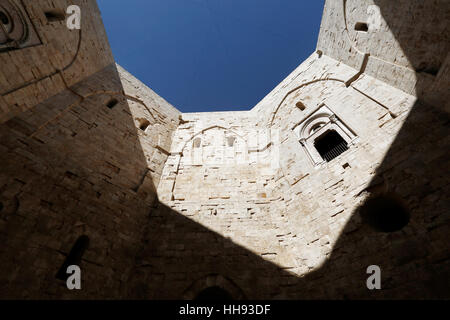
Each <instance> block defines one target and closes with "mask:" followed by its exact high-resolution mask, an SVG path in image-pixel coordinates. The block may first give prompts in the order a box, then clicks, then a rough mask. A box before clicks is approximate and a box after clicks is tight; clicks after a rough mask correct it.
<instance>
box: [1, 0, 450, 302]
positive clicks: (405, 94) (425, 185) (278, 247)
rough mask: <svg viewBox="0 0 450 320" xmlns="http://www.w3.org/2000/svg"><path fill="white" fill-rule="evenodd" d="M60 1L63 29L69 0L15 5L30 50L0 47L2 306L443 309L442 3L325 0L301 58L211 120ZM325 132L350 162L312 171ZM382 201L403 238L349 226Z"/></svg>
mask: <svg viewBox="0 0 450 320" xmlns="http://www.w3.org/2000/svg"><path fill="white" fill-rule="evenodd" d="M72 2H74V3H75V4H78V5H80V6H81V7H82V12H83V18H82V21H83V24H82V30H81V32H79V31H68V30H67V28H65V26H64V22H52V23H49V22H48V21H47V20H46V18H45V10H50V9H52V8H53V9H64V8H66V6H67V5H68V1H65V0H57V1H56V0H53V1H47V0H40V1H32V2H31V1H28V2H26V1H24V3H25V9H26V12H27V14H28V16H29V19H30V20H31V21H33V24H34V27H35V31H36V33H37V34H38V35H39V36H40V39H41V41H42V44H41V45H39V46H34V47H25V48H21V49H17V50H10V51H2V52H0V64H1V69H0V122H1V125H0V240H1V241H2V244H3V245H2V246H1V247H0V269H1V270H2V273H1V274H0V288H1V289H0V297H2V298H26V299H31V298H45V299H53V298H80V299H81V298H83V299H94V298H95V299H98V298H139V299H147V298H151V299H172V298H193V297H195V296H196V295H197V294H198V293H199V292H200V291H201V290H203V289H205V288H207V287H210V286H219V287H221V288H223V289H225V290H227V291H228V292H229V293H230V294H231V295H232V296H233V297H234V298H253V299H275V298H290V299H298V298H302V299H314V298H333V299H336V298H338V299H347V298H358V299H366V298H377V299H389V298H390V299H392V298H447V299H448V298H449V291H448V288H449V283H448V279H450V277H449V276H448V274H449V272H450V271H449V270H450V266H449V261H450V260H449V257H450V247H449V243H448V233H449V231H450V230H449V222H450V216H449V209H448V208H449V205H450V204H449V200H448V199H449V197H448V195H449V178H448V175H446V172H445V168H448V167H449V153H448V150H449V142H450V141H449V135H448V121H449V116H448V111H449V110H450V109H449V104H448V101H449V100H450V98H449V92H448V88H449V74H450V72H448V67H449V61H450V60H449V55H448V52H449V51H450V50H448V49H449V43H450V41H449V39H448V35H449V34H450V33H449V32H448V28H449V23H448V21H449V20H448V12H449V6H448V1H444V0H442V1H433V2H427V3H426V4H424V3H423V1H400V2H398V3H396V4H395V6H396V8H395V10H394V9H393V6H394V4H393V2H392V1H387V0H386V1H384V0H365V1H350V0H348V1H343V0H342V1H331V0H327V1H326V4H325V9H324V17H323V21H322V25H321V31H320V36H319V40H318V45H317V52H315V53H313V54H311V56H310V57H309V58H308V59H307V60H306V61H304V62H303V63H302V64H301V65H300V66H299V67H297V68H296V69H295V70H294V71H293V72H292V73H291V74H290V75H289V76H288V77H287V78H286V79H285V80H283V81H282V82H281V83H280V84H279V85H278V86H277V87H276V88H274V89H273V91H272V92H270V93H269V94H268V95H267V96H266V97H265V98H264V99H263V100H261V102H259V103H258V104H257V105H256V106H255V107H254V108H252V109H251V110H249V111H240V112H212V113H180V112H179V111H178V110H177V109H176V108H174V107H173V106H171V105H170V104H169V103H168V102H167V101H165V100H164V99H163V98H161V97H159V96H158V95H157V94H156V93H155V92H153V91H152V90H151V89H149V88H148V87H147V86H145V85H144V84H143V83H141V82H140V81H139V80H137V79H136V78H134V77H133V76H132V75H131V74H129V73H128V72H127V71H125V70H124V69H123V68H121V67H120V66H118V65H116V64H115V63H114V60H113V58H112V55H111V52H110V49H109V45H108V42H107V39H106V35H105V32H104V30H103V26H102V23H101V19H100V15H99V11H98V8H97V6H96V4H95V1H91V0H89V1H88V0H83V1H81V0H79V1H71V3H72ZM405 12H408V14H405ZM378 18H379V19H380V20H377V19H378ZM411 19H414V21H411ZM429 21H432V22H431V23H430V22H429ZM413 22H414V23H413ZM364 23H366V24H367V31H364ZM355 28H356V29H359V31H358V30H355ZM329 130H334V131H335V132H338V134H339V135H340V137H341V138H342V139H343V140H344V142H345V144H346V146H347V147H348V149H347V150H346V151H345V152H343V153H341V154H339V155H338V156H336V157H334V158H333V159H332V160H329V161H326V160H325V156H324V155H323V154H321V153H320V151H319V148H318V147H317V142H318V141H320V139H319V138H320V137H323V136H326V133H327V132H328V131H329ZM381 195H388V196H389V197H393V198H395V199H396V201H397V200H398V203H401V206H402V208H403V207H404V208H406V211H407V212H408V213H409V215H410V218H409V223H407V224H406V226H404V227H403V228H402V229H401V230H398V231H395V232H377V231H375V230H374V229H373V227H371V226H370V225H369V224H368V222H367V220H365V219H363V215H361V214H360V213H361V212H363V211H364V210H366V211H367V210H369V211H370V208H367V203H368V200H369V199H372V198H374V197H377V196H381ZM369 203H370V202H369ZM81 235H87V236H88V237H89V239H90V245H89V248H88V249H87V250H86V251H85V254H84V255H83V259H82V261H81V268H82V271H83V273H82V274H83V290H81V291H78V292H77V291H69V290H67V289H66V288H65V286H64V282H62V281H61V280H58V279H56V278H55V275H56V273H57V272H58V269H59V268H60V267H61V265H62V263H63V261H64V259H65V257H66V256H67V255H68V253H69V251H70V250H71V248H72V246H73V245H74V243H75V241H76V239H77V238H78V237H79V236H81ZM369 265H379V266H380V268H381V270H382V290H373V291H371V290H368V289H367V287H366V279H367V277H368V275H367V274H366V269H367V267H368V266H369Z"/></svg>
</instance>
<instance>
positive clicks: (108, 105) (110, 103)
mask: <svg viewBox="0 0 450 320" xmlns="http://www.w3.org/2000/svg"><path fill="white" fill-rule="evenodd" d="M118 103H119V101H117V99H111V100H109V101H108V103H107V104H106V106H107V107H108V108H109V109H112V108H114V107H115V106H116V104H118Z"/></svg>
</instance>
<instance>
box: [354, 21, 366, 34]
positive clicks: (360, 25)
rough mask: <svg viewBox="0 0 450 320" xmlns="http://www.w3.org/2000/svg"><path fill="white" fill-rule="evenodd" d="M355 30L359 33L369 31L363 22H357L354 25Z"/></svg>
mask: <svg viewBox="0 0 450 320" xmlns="http://www.w3.org/2000/svg"><path fill="white" fill-rule="evenodd" d="M355 30H356V31H360V32H367V31H369V25H368V24H367V23H365V22H357V23H356V24H355Z"/></svg>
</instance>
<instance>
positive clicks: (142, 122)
mask: <svg viewBox="0 0 450 320" xmlns="http://www.w3.org/2000/svg"><path fill="white" fill-rule="evenodd" d="M149 125H150V122H149V121H148V120H147V119H141V120H139V129H141V130H142V131H145V130H147V128H148V126H149Z"/></svg>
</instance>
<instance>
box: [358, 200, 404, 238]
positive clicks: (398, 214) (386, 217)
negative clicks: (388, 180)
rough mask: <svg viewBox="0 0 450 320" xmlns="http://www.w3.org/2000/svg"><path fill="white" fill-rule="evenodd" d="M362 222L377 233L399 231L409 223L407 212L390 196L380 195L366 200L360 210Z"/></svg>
mask: <svg viewBox="0 0 450 320" xmlns="http://www.w3.org/2000/svg"><path fill="white" fill-rule="evenodd" d="M360 214H361V218H362V221H363V222H364V223H366V224H368V225H369V226H370V227H372V228H373V229H374V230H376V231H379V232H394V231H398V230H401V229H402V228H403V227H405V226H406V225H407V224H408V223H409V219H410V216H409V212H408V210H406V208H405V207H404V206H403V205H402V204H401V203H400V201H399V200H397V199H396V198H394V197H392V196H387V195H381V196H377V197H374V198H370V199H369V200H367V201H366V202H365V203H364V205H363V206H362V207H361V208H360Z"/></svg>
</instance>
